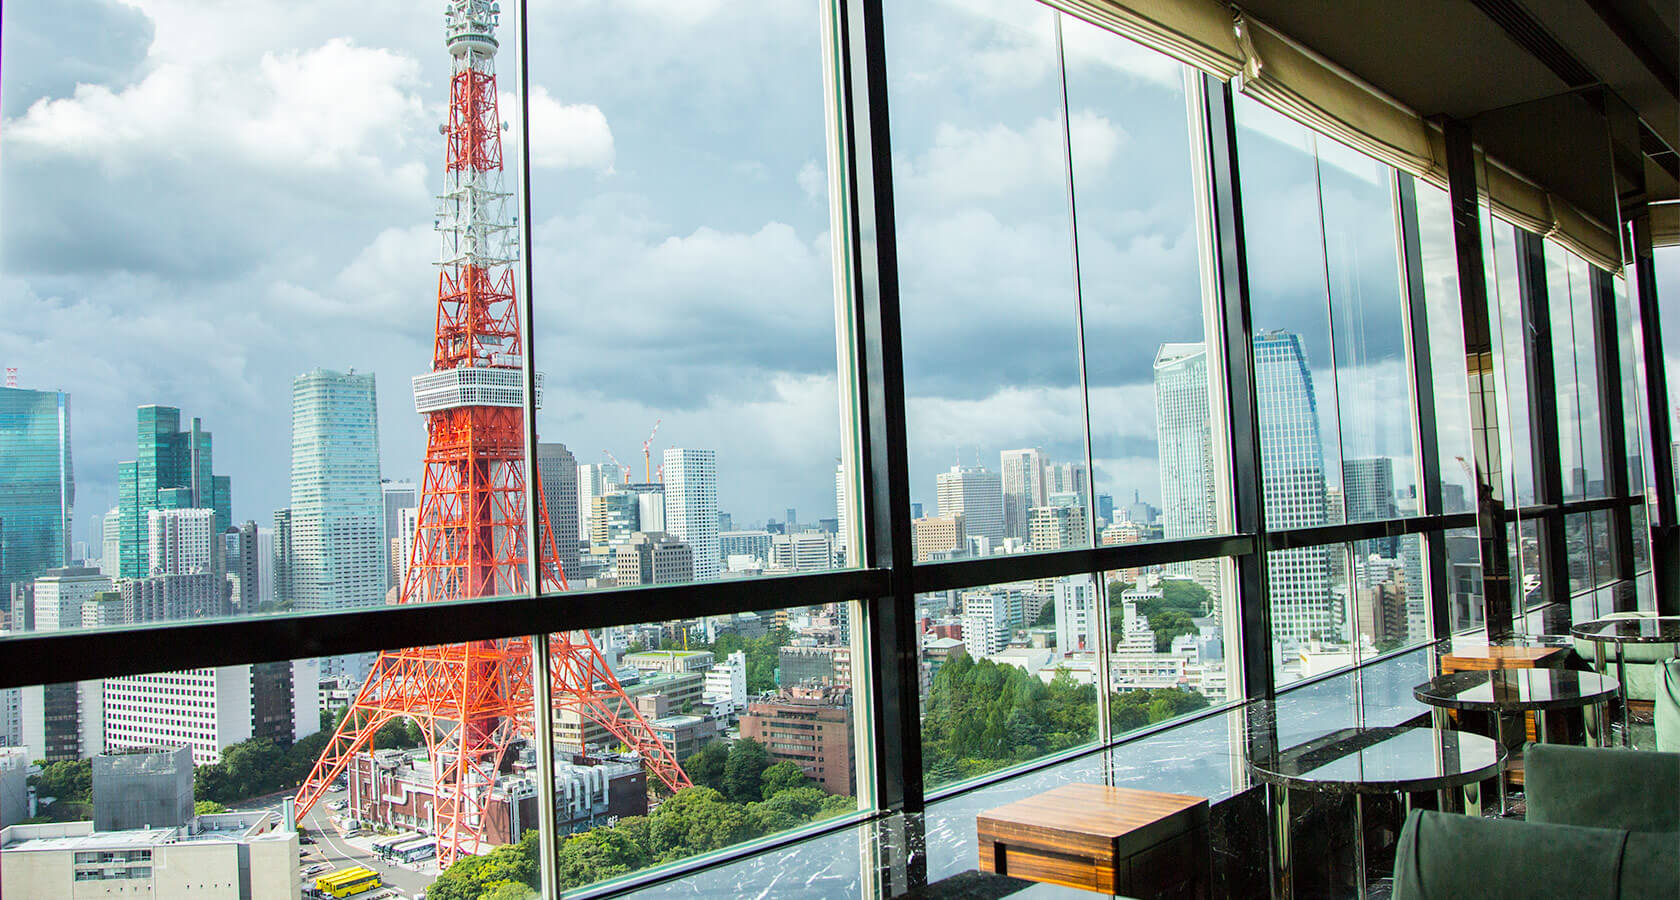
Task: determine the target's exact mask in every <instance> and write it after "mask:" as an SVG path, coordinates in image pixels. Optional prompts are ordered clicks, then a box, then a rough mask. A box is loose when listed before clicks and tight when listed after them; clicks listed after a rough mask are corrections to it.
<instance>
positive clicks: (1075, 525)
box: [1027, 506, 1091, 552]
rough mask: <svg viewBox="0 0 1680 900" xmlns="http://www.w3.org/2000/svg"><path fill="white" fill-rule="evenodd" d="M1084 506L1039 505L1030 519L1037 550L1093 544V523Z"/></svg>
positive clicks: (1028, 526)
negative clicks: (1090, 521) (1091, 532)
mask: <svg viewBox="0 0 1680 900" xmlns="http://www.w3.org/2000/svg"><path fill="white" fill-rule="evenodd" d="M1085 515H1086V514H1085V507H1083V506H1035V507H1033V509H1032V514H1031V517H1030V518H1029V520H1028V522H1027V531H1028V538H1029V540H1030V542H1031V547H1032V549H1033V550H1035V551H1039V552H1042V551H1045V550H1067V549H1070V548H1073V547H1088V546H1090V544H1091V536H1090V525H1089V522H1088V520H1087V519H1086V518H1085Z"/></svg>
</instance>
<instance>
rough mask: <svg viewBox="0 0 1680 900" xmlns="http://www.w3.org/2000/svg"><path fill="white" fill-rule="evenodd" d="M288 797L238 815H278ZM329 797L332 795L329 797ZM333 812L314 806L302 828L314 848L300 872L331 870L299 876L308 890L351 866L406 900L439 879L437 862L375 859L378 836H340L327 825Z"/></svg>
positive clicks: (263, 801)
mask: <svg viewBox="0 0 1680 900" xmlns="http://www.w3.org/2000/svg"><path fill="white" fill-rule="evenodd" d="M288 796H290V795H289V794H275V795H272V796H269V797H259V798H256V799H255V800H253V801H250V802H248V803H242V804H239V805H238V807H237V809H238V811H249V810H264V811H268V812H274V813H279V812H280V810H281V807H282V805H283V802H284V800H285V798H286V797H288ZM328 796H329V797H331V796H333V795H328ZM332 814H333V813H332V810H329V809H327V805H326V800H325V799H323V800H322V802H320V803H318V804H316V805H315V808H314V809H311V810H310V811H309V814H308V815H306V816H304V817H303V821H302V822H301V823H299V824H300V837H301V836H302V835H308V836H309V837H311V838H313V839H314V840H315V843H313V844H303V845H302V849H303V850H304V851H306V852H305V853H304V854H303V855H301V856H300V857H299V858H298V871H299V873H301V872H302V870H304V869H306V868H308V867H310V866H312V865H315V864H317V863H325V864H326V865H327V866H328V869H326V870H323V871H322V872H318V873H316V874H315V875H310V876H308V877H307V878H305V877H303V876H302V875H301V874H300V875H299V879H300V880H301V881H302V883H303V885H304V886H305V887H314V885H315V879H316V878H318V877H320V876H321V875H324V874H326V872H327V871H331V870H333V869H344V868H349V867H351V866H367V867H368V868H370V869H372V870H374V871H375V872H378V873H379V877H380V878H381V879H382V880H383V881H384V882H385V886H386V887H389V888H394V889H395V890H397V891H398V892H400V893H401V894H402V896H404V897H408V898H412V897H413V896H414V895H416V894H418V893H419V892H421V891H423V890H425V889H426V888H427V887H428V886H429V885H431V883H432V881H433V880H434V879H436V878H437V874H438V873H437V862H436V861H435V860H427V861H425V862H420V863H414V864H413V865H412V866H397V865H393V864H391V863H388V862H385V861H384V860H381V859H379V858H378V857H377V856H374V855H373V851H372V850H371V849H370V844H371V843H372V841H373V840H374V839H375V838H376V837H377V835H372V834H367V833H364V834H362V835H359V836H357V837H354V838H346V837H344V836H342V835H340V834H339V832H338V829H337V828H334V827H333V826H332V824H331V823H330V822H328V821H327V819H328V817H329V816H331V815H332Z"/></svg>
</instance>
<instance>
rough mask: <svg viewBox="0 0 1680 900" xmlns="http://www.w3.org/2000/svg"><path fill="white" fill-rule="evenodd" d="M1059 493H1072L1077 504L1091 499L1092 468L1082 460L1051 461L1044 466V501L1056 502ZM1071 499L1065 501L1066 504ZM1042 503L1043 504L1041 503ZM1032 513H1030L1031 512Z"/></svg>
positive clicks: (1086, 503)
mask: <svg viewBox="0 0 1680 900" xmlns="http://www.w3.org/2000/svg"><path fill="white" fill-rule="evenodd" d="M1058 494H1066V495H1071V498H1072V499H1071V503H1072V505H1075V506H1086V505H1088V504H1089V503H1090V500H1091V469H1090V467H1089V466H1087V465H1085V464H1084V463H1082V462H1064V463H1050V464H1048V465H1046V466H1045V467H1044V502H1045V504H1050V503H1055V502H1056V501H1055V499H1054V498H1055V497H1056V495H1058ZM1068 502H1069V501H1063V504H1064V505H1066V504H1067V503H1068ZM1041 505H1042V504H1041ZM1029 515H1030V513H1029Z"/></svg>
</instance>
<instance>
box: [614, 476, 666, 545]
mask: <svg viewBox="0 0 1680 900" xmlns="http://www.w3.org/2000/svg"><path fill="white" fill-rule="evenodd" d="M619 490H620V491H621V492H622V493H626V494H631V495H634V496H635V498H636V530H637V531H646V532H650V533H651V532H655V531H664V530H665V485H664V484H663V483H661V482H657V481H653V482H631V483H630V484H626V485H624V486H623V487H621V488H619Z"/></svg>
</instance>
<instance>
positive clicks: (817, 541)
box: [770, 531, 834, 572]
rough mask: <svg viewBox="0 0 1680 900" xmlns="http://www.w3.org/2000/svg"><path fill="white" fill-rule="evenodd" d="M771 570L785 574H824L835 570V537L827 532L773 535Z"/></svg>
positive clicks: (771, 540)
mask: <svg viewBox="0 0 1680 900" xmlns="http://www.w3.org/2000/svg"><path fill="white" fill-rule="evenodd" d="M770 568H772V569H776V570H779V571H784V572H824V571H827V570H829V569H832V568H834V535H832V534H829V533H827V532H825V531H801V532H799V533H798V534H775V535H771V536H770Z"/></svg>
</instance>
